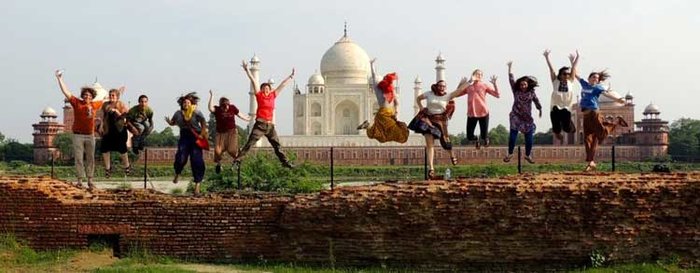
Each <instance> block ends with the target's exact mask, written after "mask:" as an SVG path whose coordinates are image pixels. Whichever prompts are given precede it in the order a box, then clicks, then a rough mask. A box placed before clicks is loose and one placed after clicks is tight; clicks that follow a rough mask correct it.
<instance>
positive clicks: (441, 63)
mask: <svg viewBox="0 0 700 273" xmlns="http://www.w3.org/2000/svg"><path fill="white" fill-rule="evenodd" d="M444 80H445V58H443V57H442V52H440V54H438V56H437V58H436V59H435V82H438V81H444Z"/></svg>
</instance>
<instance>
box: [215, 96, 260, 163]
mask: <svg viewBox="0 0 700 273" xmlns="http://www.w3.org/2000/svg"><path fill="white" fill-rule="evenodd" d="M209 112H211V113H212V114H214V118H215V120H216V136H215V137H214V138H215V142H216V146H215V147H214V162H216V169H215V170H216V173H221V158H222V155H223V153H224V151H225V152H227V153H228V154H229V155H230V156H231V158H234V159H235V158H236V156H237V155H238V129H237V127H236V116H238V117H239V118H240V119H242V120H245V121H250V117H248V116H247V115H246V116H243V114H242V113H241V112H240V111H238V108H237V107H236V106H235V105H233V104H230V103H229V100H228V99H227V98H226V97H221V98H220V99H219V105H214V92H213V91H211V90H209Z"/></svg>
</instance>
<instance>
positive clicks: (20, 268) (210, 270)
mask: <svg viewBox="0 0 700 273" xmlns="http://www.w3.org/2000/svg"><path fill="white" fill-rule="evenodd" d="M11 255H12V254H11V253H0V259H9V258H11V257H9V256H11ZM118 260H119V259H118V258H115V257H114V256H112V252H111V251H110V250H104V251H100V252H92V251H81V252H78V253H77V254H76V255H75V256H74V257H72V258H70V259H69V260H68V261H67V262H65V263H58V264H51V265H30V266H27V265H2V266H0V272H1V273H30V272H31V273H34V272H40V273H48V272H92V271H93V270H96V269H98V268H108V267H110V266H111V265H113V264H114V263H115V262H117V261H118ZM167 267H172V268H173V269H176V268H177V269H185V270H192V271H195V272H201V273H262V271H242V270H236V269H232V268H231V267H228V266H220V265H210V264H192V263H183V264H177V263H173V264H167ZM136 268H137V267H135V268H134V269H136Z"/></svg>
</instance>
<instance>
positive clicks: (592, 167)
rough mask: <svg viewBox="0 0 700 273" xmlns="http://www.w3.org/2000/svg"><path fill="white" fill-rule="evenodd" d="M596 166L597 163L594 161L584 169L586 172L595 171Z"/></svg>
mask: <svg viewBox="0 0 700 273" xmlns="http://www.w3.org/2000/svg"><path fill="white" fill-rule="evenodd" d="M596 167H597V166H596V165H595V163H593V164H588V165H587V166H586V169H584V170H583V171H584V172H590V171H595V169H596Z"/></svg>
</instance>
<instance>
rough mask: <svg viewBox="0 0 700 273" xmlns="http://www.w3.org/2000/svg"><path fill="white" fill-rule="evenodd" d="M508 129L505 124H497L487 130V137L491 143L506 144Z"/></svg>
mask: <svg viewBox="0 0 700 273" xmlns="http://www.w3.org/2000/svg"><path fill="white" fill-rule="evenodd" d="M509 134H510V133H509V131H508V129H506V127H505V126H503V125H502V124H498V126H496V128H493V129H491V131H489V139H490V141H491V145H508V135H509Z"/></svg>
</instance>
